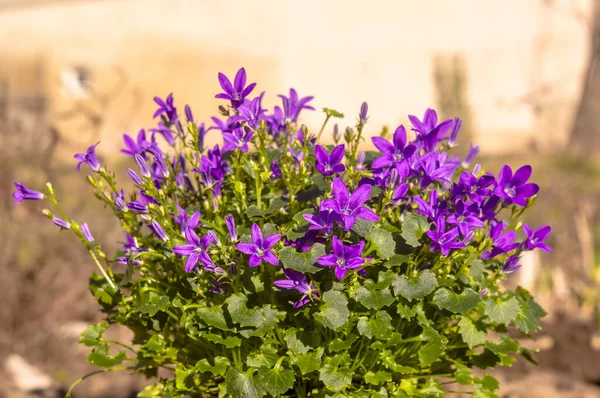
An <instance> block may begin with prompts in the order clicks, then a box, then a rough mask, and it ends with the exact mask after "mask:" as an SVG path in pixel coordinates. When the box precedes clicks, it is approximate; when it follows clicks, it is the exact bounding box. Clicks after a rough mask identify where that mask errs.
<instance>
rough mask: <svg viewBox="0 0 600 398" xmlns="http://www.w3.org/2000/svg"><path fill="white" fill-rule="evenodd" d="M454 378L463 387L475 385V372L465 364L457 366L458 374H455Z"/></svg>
mask: <svg viewBox="0 0 600 398" xmlns="http://www.w3.org/2000/svg"><path fill="white" fill-rule="evenodd" d="M454 377H455V378H456V381H457V382H458V384H460V385H461V386H470V385H471V384H473V371H472V370H471V369H470V368H468V367H467V366H465V365H463V364H460V363H457V364H456V372H454Z"/></svg>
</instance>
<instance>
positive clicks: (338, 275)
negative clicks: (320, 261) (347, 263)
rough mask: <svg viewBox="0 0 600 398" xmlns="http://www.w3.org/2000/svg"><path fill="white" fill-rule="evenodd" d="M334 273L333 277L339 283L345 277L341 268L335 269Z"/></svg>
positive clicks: (344, 272) (344, 271)
mask: <svg viewBox="0 0 600 398" xmlns="http://www.w3.org/2000/svg"><path fill="white" fill-rule="evenodd" d="M334 273H335V277H336V278H337V279H338V281H341V280H342V279H344V277H345V276H346V269H345V268H341V267H336V268H335V271H334Z"/></svg>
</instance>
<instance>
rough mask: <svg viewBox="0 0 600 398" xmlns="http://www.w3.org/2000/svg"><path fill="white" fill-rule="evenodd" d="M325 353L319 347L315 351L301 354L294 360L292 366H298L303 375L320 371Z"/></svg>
mask: <svg viewBox="0 0 600 398" xmlns="http://www.w3.org/2000/svg"><path fill="white" fill-rule="evenodd" d="M324 351H325V350H324V349H323V347H319V348H317V349H316V350H315V351H312V352H307V353H304V354H300V355H298V356H297V357H295V358H294V359H292V365H296V366H298V367H299V368H300V372H302V374H303V375H306V374H308V373H311V372H314V371H315V370H319V369H320V368H321V357H322V356H323V352H324Z"/></svg>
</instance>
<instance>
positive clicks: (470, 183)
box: [451, 171, 496, 202]
mask: <svg viewBox="0 0 600 398" xmlns="http://www.w3.org/2000/svg"><path fill="white" fill-rule="evenodd" d="M495 181H496V179H495V178H494V176H493V175H491V174H489V173H487V174H484V175H482V176H481V177H479V178H477V177H475V176H474V175H473V174H471V173H469V172H466V171H463V172H462V173H461V174H460V177H459V179H458V183H456V184H454V186H453V187H452V189H451V191H452V193H454V194H455V195H458V196H462V195H466V196H468V197H469V199H471V200H472V201H474V202H481V201H483V200H484V199H485V198H486V197H488V196H490V195H491V194H492V190H490V189H488V187H489V186H491V185H492V184H493V183H494V182H495Z"/></svg>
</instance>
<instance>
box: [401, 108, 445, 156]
mask: <svg viewBox="0 0 600 398" xmlns="http://www.w3.org/2000/svg"><path fill="white" fill-rule="evenodd" d="M408 118H409V119H410V122H411V124H412V126H413V131H415V132H416V133H417V139H416V142H417V143H418V145H419V147H420V148H423V149H425V150H426V151H428V152H429V151H432V150H434V149H435V147H436V145H437V143H438V142H439V140H440V139H441V138H442V137H443V136H444V135H445V134H446V132H447V131H448V130H449V129H450V128H451V127H453V125H454V122H453V121H452V120H446V121H444V122H442V123H440V124H437V121H438V118H437V113H436V112H435V111H434V110H433V109H427V110H426V111H425V116H424V117H423V122H421V121H420V120H419V119H418V118H417V117H416V116H409V117H408Z"/></svg>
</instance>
